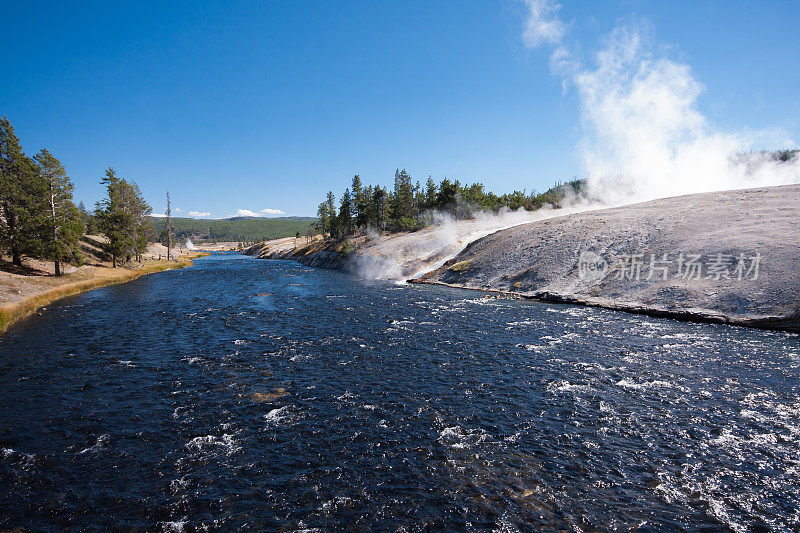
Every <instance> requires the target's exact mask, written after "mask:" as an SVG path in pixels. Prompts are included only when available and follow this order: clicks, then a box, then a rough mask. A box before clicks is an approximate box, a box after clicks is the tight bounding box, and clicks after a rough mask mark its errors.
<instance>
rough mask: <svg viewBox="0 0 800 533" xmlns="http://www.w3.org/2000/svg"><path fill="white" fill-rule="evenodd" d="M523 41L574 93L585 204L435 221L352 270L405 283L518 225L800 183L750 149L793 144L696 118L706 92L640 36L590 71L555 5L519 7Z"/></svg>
mask: <svg viewBox="0 0 800 533" xmlns="http://www.w3.org/2000/svg"><path fill="white" fill-rule="evenodd" d="M525 3H526V5H527V6H528V17H527V20H526V24H525V29H524V32H523V34H522V39H523V41H524V42H525V44H526V45H527V46H529V47H531V48H533V47H539V46H546V47H549V48H550V50H551V55H550V65H551V68H552V70H553V72H554V73H555V74H556V75H558V76H561V77H562V80H563V82H564V86H565V88H567V89H573V90H575V91H576V93H577V95H578V97H579V101H580V110H581V119H582V123H583V126H584V128H585V130H586V134H585V137H584V139H583V141H582V142H581V144H580V146H579V153H580V154H581V157H582V160H583V167H584V171H585V175H586V176H587V181H588V192H587V196H588V198H590V199H591V201H590V200H587V199H582V200H579V201H573V202H571V203H570V202H567V205H569V207H567V208H565V209H557V210H542V211H537V212H533V213H527V212H518V213H511V212H505V213H501V214H500V215H497V216H490V215H486V216H480V217H478V218H476V219H475V220H469V221H458V222H455V221H452V220H449V219H447V218H446V217H443V218H442V221H441V223H440V224H439V225H437V226H436V227H433V228H428V229H426V230H424V231H420V232H417V233H414V234H409V235H403V236H399V237H398V236H395V237H389V238H382V239H379V240H378V242H377V243H376V244H375V245H373V246H370V247H369V248H367V249H365V250H364V251H363V253H361V254H359V256H358V257H357V258H356V260H355V261H354V266H355V267H356V268H357V270H358V272H359V273H360V274H361V275H363V276H365V277H371V278H389V279H407V278H413V277H417V276H419V275H421V274H423V273H424V272H427V271H430V270H432V269H434V268H437V267H438V266H440V265H441V264H443V263H444V262H445V261H446V260H447V259H450V258H452V257H454V256H455V255H457V254H458V253H459V252H460V251H461V250H463V249H464V248H465V247H466V246H467V245H468V244H469V243H470V242H472V241H474V240H476V239H479V238H481V237H483V236H485V235H488V234H489V233H492V232H494V231H498V230H501V229H506V228H509V227H512V226H515V225H519V224H523V223H526V222H531V221H534V220H541V219H543V218H549V217H553V216H559V215H566V214H569V213H574V212H578V211H584V210H587V209H593V208H598V207H604V206H616V205H622V204H626V203H632V202H637V201H644V200H651V199H654V198H663V197H668V196H678V195H682V194H691V193H699V192H709V191H715V190H729V189H740V188H747V187H762V186H770V185H785V184H790V183H798V182H800V157H795V158H794V159H793V160H791V161H787V162H779V161H777V160H776V159H775V158H774V157H773V156H772V155H771V154H768V153H762V152H756V153H748V152H749V151H751V150H753V149H754V148H756V147H758V146H759V145H760V146H767V147H770V148H775V147H781V146H787V145H791V144H792V143H791V142H788V141H786V140H783V139H777V138H775V135H769V134H765V133H757V134H752V133H750V134H744V133H740V134H736V133H726V132H722V131H720V130H719V129H717V128H715V127H714V126H713V125H712V124H710V123H709V121H708V120H707V119H706V117H705V116H703V114H702V113H701V112H700V111H699V110H698V107H697V98H698V96H699V95H700V93H701V91H702V90H703V87H702V85H701V84H700V83H699V82H698V81H697V80H695V79H694V77H693V76H692V73H691V69H690V68H689V66H687V65H685V64H682V63H679V62H676V61H674V60H672V59H670V58H669V57H667V56H666V55H665V54H664V53H662V52H660V51H659V50H658V48H657V47H656V46H655V45H654V43H653V42H652V39H650V38H649V37H648V36H647V34H646V32H645V31H643V30H642V29H641V28H637V27H633V26H630V25H628V26H620V27H618V28H616V29H614V30H613V31H612V32H611V33H610V35H609V36H608V37H607V38H606V39H605V41H604V44H603V46H602V47H601V48H600V49H599V51H598V52H597V53H596V54H594V58H593V60H592V62H591V64H590V65H589V66H585V65H583V64H582V61H581V60H580V59H579V58H578V57H577V56H576V54H574V53H573V52H571V50H570V48H571V47H570V44H568V43H567V31H566V28H567V27H566V25H565V24H564V23H563V22H562V21H561V20H560V19H559V18H558V10H559V7H560V6H559V5H558V4H556V3H554V2H550V1H547V0H526V1H525Z"/></svg>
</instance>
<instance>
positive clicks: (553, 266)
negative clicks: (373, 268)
mask: <svg viewBox="0 0 800 533" xmlns="http://www.w3.org/2000/svg"><path fill="white" fill-rule="evenodd" d="M798 223H800V186H798V185H787V186H781V187H768V188H760V189H747V190H738V191H725V192H718V193H706V194H696V195H688V196H681V197H675V198H666V199H659V200H653V201H650V202H644V203H641V204H635V205H630V206H624V207H617V208H612V209H602V210H596V211H588V212H585V213H578V214H573V215H567V216H564V217H557V218H553V219H549V220H545V221H540V222H534V223H531V224H526V225H523V226H518V227H515V228H510V229H507V230H503V231H499V232H496V233H494V234H492V235H489V236H486V237H484V238H482V239H478V240H477V241H474V242H472V243H471V244H470V245H469V246H467V247H466V249H464V250H463V251H462V252H461V253H460V254H458V255H457V256H456V257H454V258H453V259H451V260H449V261H447V262H446V263H445V264H444V265H442V266H441V267H439V268H437V269H435V270H433V271H432V272H429V273H427V274H425V275H423V276H420V277H419V278H417V279H414V280H411V281H412V282H413V283H433V284H442V285H448V286H453V287H461V288H469V289H480V290H488V291H498V292H505V293H510V294H516V295H519V296H522V297H525V298H533V299H537V300H542V301H548V302H559V303H571V304H580V305H589V306H597V307H604V308H608V309H616V310H621V311H628V312H633V313H639V314H647V315H652V316H662V317H671V318H676V319H680V320H691V321H702V322H716V323H724V324H732V325H740V326H748V327H758V328H769V329H779V330H787V331H800V224H798ZM582 270H583V271H582Z"/></svg>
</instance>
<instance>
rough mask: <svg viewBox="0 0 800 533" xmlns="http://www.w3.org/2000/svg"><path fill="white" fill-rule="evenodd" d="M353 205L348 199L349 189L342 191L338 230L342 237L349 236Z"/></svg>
mask: <svg viewBox="0 0 800 533" xmlns="http://www.w3.org/2000/svg"><path fill="white" fill-rule="evenodd" d="M352 209H353V204H352V200H351V198H350V189H347V190H345V191H344V194H343V195H342V203H341V206H340V207H339V228H340V230H341V233H342V235H349V234H350V231H351V229H352V227H353V212H352Z"/></svg>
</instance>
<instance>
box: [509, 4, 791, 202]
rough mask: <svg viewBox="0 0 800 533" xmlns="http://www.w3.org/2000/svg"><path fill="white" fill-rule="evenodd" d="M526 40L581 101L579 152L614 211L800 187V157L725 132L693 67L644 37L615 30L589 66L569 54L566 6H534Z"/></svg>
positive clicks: (767, 137)
mask: <svg viewBox="0 0 800 533" xmlns="http://www.w3.org/2000/svg"><path fill="white" fill-rule="evenodd" d="M526 4H527V6H528V19H527V22H526V24H525V30H524V31H523V34H522V38H523V41H524V42H525V43H526V45H528V46H530V47H536V46H542V45H546V46H549V47H550V48H551V50H552V51H551V67H552V69H553V71H554V72H555V73H556V74H558V75H560V76H561V77H562V79H563V81H564V83H565V84H566V85H567V86H573V87H574V88H575V89H576V90H577V93H578V95H579V97H580V106H581V118H582V121H583V125H584V127H585V128H586V137H585V139H584V141H583V142H582V144H581V146H580V152H581V155H582V159H583V166H584V171H585V173H586V176H587V178H588V184H589V193H590V195H592V196H594V197H596V198H598V199H600V200H603V201H605V202H607V203H609V204H620V203H629V202H632V201H641V200H649V199H653V198H661V197H667V196H676V195H681V194H690V193H699V192H708V191H715V190H727V189H740V188H747V187H760V186H769V185H785V184H789V183H798V182H800V158H795V159H794V160H793V161H790V162H778V161H777V160H775V158H773V157H772V156H771V154H768V153H755V154H746V152H749V151H751V150H754V149H757V148H759V147H762V146H765V147H770V148H782V147H785V146H787V145H791V144H792V143H791V142H790V141H787V140H786V139H780V138H777V136H776V135H775V134H769V133H767V132H761V133H755V134H754V133H739V134H734V133H726V132H722V131H720V130H719V129H717V128H715V127H714V126H713V125H712V124H710V123H709V121H708V120H707V119H706V117H705V116H703V114H702V113H701V112H700V111H699V110H698V108H697V97H698V96H699V95H700V93H701V92H702V90H703V86H702V85H701V84H700V83H699V82H698V81H697V80H695V79H694V77H693V76H692V72H691V69H690V68H689V66H688V65H685V64H682V63H679V62H677V61H674V60H672V59H670V58H669V57H667V56H666V55H665V54H664V53H663V52H660V51H659V50H658V49H657V47H656V46H655V45H654V44H653V42H652V40H651V39H650V38H649V36H648V34H647V32H646V31H644V30H643V29H642V28H637V27H633V26H631V25H627V26H626V25H622V26H619V27H617V28H616V29H614V30H613V31H612V32H611V34H610V35H609V36H608V37H607V39H606V40H605V43H604V45H603V46H602V48H601V49H600V50H599V51H598V52H597V53H596V54H595V57H594V59H593V62H592V64H591V66H584V65H583V64H582V62H581V61H580V60H579V59H578V58H577V57H576V56H575V54H574V53H571V52H570V51H569V46H568V45H567V44H566V43H565V39H566V31H565V25H564V24H563V22H562V21H561V20H560V19H559V18H558V15H557V13H558V10H559V8H560V6H559V5H558V4H556V3H554V2H550V1H548V0H528V1H527V2H526Z"/></svg>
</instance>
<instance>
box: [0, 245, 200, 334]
mask: <svg viewBox="0 0 800 533" xmlns="http://www.w3.org/2000/svg"><path fill="white" fill-rule="evenodd" d="M203 255H208V254H195V255H192V258H197V257H202V256H203ZM191 265H192V259H191V258H188V257H181V258H179V259H178V261H146V262H144V263H143V264H142V265H141V266H140V267H138V268H131V269H128V268H110V267H94V268H93V270H92V271H91V272H90V273H88V274H84V275H82V276H80V277H78V278H77V279H76V277H75V276H71V275H66V276H63V277H60V278H54V277H50V278H49V280H48V281H49V283H56V285H55V286H49V287H42V289H41V290H40V291H38V292H36V293H35V294H31V295H29V296H27V297H24V298H22V299H20V300H17V301H13V302H10V303H6V304H5V305H3V306H2V307H0V333H3V332H4V331H6V330H7V329H8V327H9V326H10V325H11V324H13V323H15V322H17V321H18V320H21V319H23V318H25V317H27V316H30V315H32V314H33V313H35V312H36V310H37V309H40V308H41V307H44V306H46V305H50V304H51V303H53V302H55V301H56V300H60V299H61V298H65V297H67V296H73V295H75V294H80V293H82V292H86V291H90V290H92V289H97V288H100V287H105V286H108V285H116V284H118V283H124V282H126V281H131V280H134V279H136V278H138V277H140V276H144V275H145V274H153V273H155V272H163V271H165V270H172V269H175V268H183V267H187V266H191Z"/></svg>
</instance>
